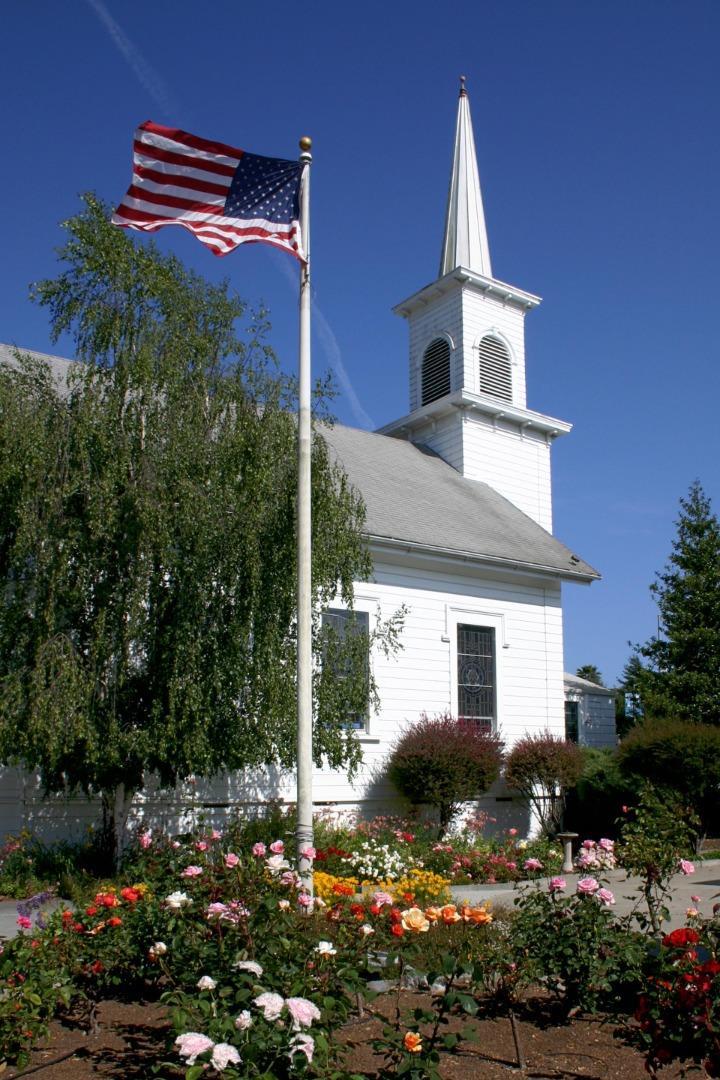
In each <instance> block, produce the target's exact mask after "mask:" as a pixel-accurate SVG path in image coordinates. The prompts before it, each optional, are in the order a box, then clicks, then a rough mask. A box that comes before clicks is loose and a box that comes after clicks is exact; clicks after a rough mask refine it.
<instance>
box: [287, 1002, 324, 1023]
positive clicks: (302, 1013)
mask: <svg viewBox="0 0 720 1080" xmlns="http://www.w3.org/2000/svg"><path fill="white" fill-rule="evenodd" d="M285 1005H286V1006H287V1011H288V1012H289V1013H290V1015H291V1017H292V1021H293V1031H299V1030H300V1028H304V1027H311V1026H312V1022H313V1020H319V1019H320V1010H319V1009H318V1007H317V1005H313V1003H312V1001H308V1000H307V998H301V997H289V998H286V999H285Z"/></svg>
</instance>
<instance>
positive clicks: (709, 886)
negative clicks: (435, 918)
mask: <svg viewBox="0 0 720 1080" xmlns="http://www.w3.org/2000/svg"><path fill="white" fill-rule="evenodd" d="M559 876H562V877H564V878H565V880H566V882H567V886H566V888H565V890H564V891H565V894H566V895H569V894H571V893H574V892H575V887H576V885H577V882H578V879H579V878H581V877H596V876H597V875H595V874H593V873H592V871H583V872H582V873H577V872H574V873H571V874H562V875H559ZM601 876H602V884H603V885H606V887H607V888H609V889H611V890H612V892H613V893H614V895H615V904H614V906H613V909H612V910H613V911H614V912H615V913H616V914H617V915H629V914H630V913H631V912H632V911H633V910H634V909H635V908H636V907H637V906H638V894H639V889H640V881H639V879H638V878H628V877H627V876H626V874H625V871H624V870H610V871H606V872H605V873H604V874H602V875H601ZM547 881H548V879H547V878H545V879H543V878H540V879H538V883H539V884H540V886H541V887H543V888H545V887H546V886H547ZM670 885H671V895H670V899H669V901H668V908H669V911H670V922H669V924H668V928H669V929H674V928H675V927H678V926H683V925H684V924H685V919H686V912H687V909H688V908H691V907H692V908H696V909H697V910H698V911H699V912H700V913H701V915H704V916H710V915H712V908H713V904H717V903H720V859H706V860H705V861H704V862H700V861H699V860H698V861H696V862H695V873H694V874H688V875H685V874H676V875H675V876H674V877H673V879H672V881H671V883H670ZM527 886H528V882H518V883H516V884H515V885H507V884H506V885H459V886H455V887H453V888H452V890H451V891H452V895H453V900H454V901H455V902H464V901H469V902H470V903H477V902H480V901H483V900H490V901H491V902H492V903H493V904H494V905H496V906H498V907H500V906H503V907H509V908H511V907H512V906H513V904H514V901H515V900H516V898H517V896H518V890H519V889H523V888H527ZM693 896H699V897H700V899H699V901H697V902H695V901H694V900H693V899H692V897H693ZM640 910H642V911H646V909H645V908H644V907H643V906H641V908H640Z"/></svg>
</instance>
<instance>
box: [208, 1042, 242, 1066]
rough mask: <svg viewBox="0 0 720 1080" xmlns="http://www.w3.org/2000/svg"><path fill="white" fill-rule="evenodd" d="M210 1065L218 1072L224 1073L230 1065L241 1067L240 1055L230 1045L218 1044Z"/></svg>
mask: <svg viewBox="0 0 720 1080" xmlns="http://www.w3.org/2000/svg"><path fill="white" fill-rule="evenodd" d="M210 1063H211V1064H212V1066H213V1067H214V1068H215V1069H217V1071H218V1072H222V1071H223V1069H225V1068H226V1067H227V1066H228V1065H239V1064H240V1055H239V1054H238V1052H237V1050H236V1049H235V1047H234V1046H231V1045H230V1043H216V1044H215V1048H214V1050H213V1052H212V1057H211V1058H210Z"/></svg>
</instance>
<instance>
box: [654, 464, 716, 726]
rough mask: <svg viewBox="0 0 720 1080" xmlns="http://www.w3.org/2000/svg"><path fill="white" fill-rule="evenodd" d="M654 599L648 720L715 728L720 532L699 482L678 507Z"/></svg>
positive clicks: (655, 587)
mask: <svg viewBox="0 0 720 1080" xmlns="http://www.w3.org/2000/svg"><path fill="white" fill-rule="evenodd" d="M651 591H652V593H653V595H654V596H655V598H656V600H657V604H658V609H659V625H660V632H659V634H658V636H657V637H654V638H651V640H650V641H648V642H647V643H646V644H645V645H643V646H641V648H640V649H639V655H640V656H641V657H644V658H645V659H646V660H647V661H648V664H647V671H646V672H644V673H643V672H640V673H639V675H640V686H641V690H640V694H641V699H642V702H643V705H644V707H645V710H646V712H647V713H649V714H651V715H655V716H663V715H674V716H677V717H681V718H684V719H687V720H692V721H695V722H704V723H710V724H717V723H720V525H719V524H718V520H717V517H716V516H715V515H714V514H713V512H712V509H711V505H710V500H709V499H708V498H707V496H706V495H705V493H704V492H703V489H702V487H701V486H700V483H699V482H698V481H696V482H695V483H694V484H692V486H691V488H690V491H689V493H688V496H687V498H685V499H681V500H680V516H679V518H678V521H677V535H676V537H675V540H674V542H673V549H672V553H671V555H670V558H669V560H668V565H667V566H666V568H665V569H664V571H663V572H662V573H660V574H658V576H657V580H656V582H655V583H654V584H653V585H652V586H651Z"/></svg>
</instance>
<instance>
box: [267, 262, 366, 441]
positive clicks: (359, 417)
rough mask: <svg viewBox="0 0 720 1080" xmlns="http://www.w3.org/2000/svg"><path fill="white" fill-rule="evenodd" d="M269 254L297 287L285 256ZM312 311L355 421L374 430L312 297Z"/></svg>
mask: <svg viewBox="0 0 720 1080" xmlns="http://www.w3.org/2000/svg"><path fill="white" fill-rule="evenodd" d="M269 254H271V255H272V258H273V261H274V262H276V263H277V265H278V266H279V267H280V269H281V270H282V273H283V276H284V278H285V280H286V281H287V282H289V283H290V284H291V285H292V286H293V288H294V289H297V274H295V273H293V270H292V268H291V266H290V263H289V260H288V258H287V256H286V255H283V254H282V252H279V251H273V250H271V251H270V252H269ZM312 311H313V326H312V328H313V332H314V333H315V334H316V335H317V338H318V341H319V342H320V345H321V346H322V350H323V352H324V353H325V356H326V358H327V361H328V363H329V365H330V367H331V369H332V371H333V373H334V374H335V375H336V377H337V381H338V382H339V383H340V388H341V390H342V392H343V393H344V394H345V397H346V398H347V401H348V405H349V406H350V412H351V413H352V414H353V417H354V419H355V422H356V423H357V424H358V425H359V426H360V427H363V428H368V429H369V430H370V431H374V430H375V426H376V425H375V421H374V420H373V418H372V416H370V415H369V414H368V413H366V412H365V410H364V409H363V407H362V405H361V404H360V398H359V397H358V396H357V394H356V393H355V387H354V386H353V384H352V381H351V379H350V376H349V375H348V373H347V368H346V367H345V365H344V364H343V361H342V353H341V352H340V345H339V344H338V339H337V338H336V337H335V333H334V331H333V329H332V327H331V326H330V324H329V322H328V321H327V319H326V318H325V316H324V315H323V313H322V311H321V310H320V308H319V307H318V305H317V302H316V301H315V300H314V299H313V301H312Z"/></svg>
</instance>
